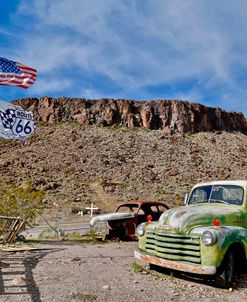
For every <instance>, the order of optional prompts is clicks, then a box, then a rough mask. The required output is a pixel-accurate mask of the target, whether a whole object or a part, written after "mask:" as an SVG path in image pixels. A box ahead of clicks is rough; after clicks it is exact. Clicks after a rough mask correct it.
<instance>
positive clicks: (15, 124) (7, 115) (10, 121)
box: [0, 101, 35, 140]
mask: <svg viewBox="0 0 247 302" xmlns="http://www.w3.org/2000/svg"><path fill="white" fill-rule="evenodd" d="M34 130H35V125H34V118H33V113H32V112H28V111H25V110H23V109H22V108H21V107H18V106H14V105H12V104H10V103H7V102H4V101H0V137H3V138H10V139H11V138H12V139H20V140H23V139H25V138H27V137H28V136H29V135H30V134H31V133H32V132H33V131H34Z"/></svg>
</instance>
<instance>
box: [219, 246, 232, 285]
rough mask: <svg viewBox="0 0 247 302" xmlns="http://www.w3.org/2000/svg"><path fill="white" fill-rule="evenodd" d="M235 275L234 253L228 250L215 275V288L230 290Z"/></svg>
mask: <svg viewBox="0 0 247 302" xmlns="http://www.w3.org/2000/svg"><path fill="white" fill-rule="evenodd" d="M234 273H235V259H234V252H233V250H232V249H229V250H228V251H227V252H226V254H225V257H224V260H223V261H222V264H221V265H220V267H219V269H218V272H217V274H216V279H215V281H216V286H218V287H223V288H230V287H231V286H232V283H233V278H234Z"/></svg>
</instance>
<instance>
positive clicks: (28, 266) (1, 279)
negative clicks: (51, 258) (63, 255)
mask: <svg viewBox="0 0 247 302" xmlns="http://www.w3.org/2000/svg"><path fill="white" fill-rule="evenodd" d="M61 250H62V249H58V248H54V249H44V248H42V249H35V250H26V251H15V252H12V251H11V252H5V251H4V252H3V251H2V252H0V255H1V256H0V257H1V262H2V265H1V266H2V267H1V268H0V300H1V296H2V297H4V296H15V295H16V301H18V297H19V296H21V295H28V296H29V297H30V299H31V301H32V302H42V300H41V297H40V291H39V288H38V286H37V284H36V282H35V279H34V275H33V270H34V269H35V267H36V266H37V264H38V263H39V261H40V260H41V259H42V258H44V257H45V256H46V255H48V254H50V253H54V252H58V251H61Z"/></svg>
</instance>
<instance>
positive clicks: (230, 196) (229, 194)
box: [188, 185, 244, 205]
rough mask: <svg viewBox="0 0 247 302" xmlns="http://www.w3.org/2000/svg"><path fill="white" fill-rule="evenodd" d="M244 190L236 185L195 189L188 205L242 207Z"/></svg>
mask: <svg viewBox="0 0 247 302" xmlns="http://www.w3.org/2000/svg"><path fill="white" fill-rule="evenodd" d="M243 196H244V190H243V188H242V187H240V186H235V185H214V186H201V187H197V188H195V189H194V190H193V191H192V193H191V195H190V198H189V202H188V204H197V203H206V202H211V203H213V202H218V203H225V204H234V205H241V204H242V203H243Z"/></svg>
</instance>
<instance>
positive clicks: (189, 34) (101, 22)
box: [16, 0, 247, 101]
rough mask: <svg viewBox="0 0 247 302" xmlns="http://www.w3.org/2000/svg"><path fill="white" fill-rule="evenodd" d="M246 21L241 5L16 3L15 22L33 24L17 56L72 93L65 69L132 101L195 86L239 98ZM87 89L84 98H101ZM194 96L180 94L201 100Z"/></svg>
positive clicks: (246, 6)
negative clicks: (189, 83)
mask: <svg viewBox="0 0 247 302" xmlns="http://www.w3.org/2000/svg"><path fill="white" fill-rule="evenodd" d="M246 17H247V2H244V1H241V0H237V1H234V3H233V2H232V1H230V0H224V1H223V0H218V1H216V2H215V1H197V0H187V1H182V0H173V1H164V0H147V1H141V0H123V1H114V0H94V1H91V0H84V1H81V0H71V1H67V0H53V1H49V0H42V1H39V0H34V1H31V2H30V1H27V0H22V1H21V4H20V6H19V10H18V15H16V18H24V19H25V18H27V19H26V20H28V18H32V20H33V19H35V23H34V24H35V25H34V26H33V28H29V30H27V31H26V32H24V33H23V43H22V45H20V47H19V50H18V51H17V53H16V55H19V56H20V57H23V58H25V59H26V60H27V61H28V62H31V63H32V64H33V65H34V66H37V68H38V69H39V71H40V72H41V73H44V77H45V76H46V74H47V79H49V80H50V78H51V74H52V73H55V74H57V73H59V72H60V73H61V78H63V80H64V82H65V83H66V85H65V87H72V86H73V83H72V81H71V75H70V74H71V72H68V73H66V72H64V71H65V70H69V68H70V67H71V68H73V69H74V72H78V73H79V74H80V73H81V74H87V73H88V74H93V75H95V74H96V75H97V74H98V75H102V76H105V77H107V78H109V79H111V80H112V81H113V82H115V83H116V85H118V86H119V87H120V89H121V91H122V92H124V91H125V92H126V93H130V92H131V91H132V92H133V95H134V94H135V93H137V92H138V91H141V90H142V89H144V90H145V86H146V85H149V86H155V85H159V84H166V85H179V83H180V81H186V80H192V79H194V80H196V81H197V82H198V84H199V85H200V86H203V87H204V90H205V89H208V90H210V89H217V86H218V85H220V86H222V85H227V88H228V89H229V88H232V91H234V93H239V95H240V96H241V97H242V95H243V92H242V88H241V87H240V86H241V84H240V83H239V82H238V81H236V78H235V74H236V73H237V70H238V69H239V68H246V67H247V66H246V65H247V58H246V53H245V52H246V46H247V36H246V34H245V32H247V31H246V30H247V22H246ZM30 22H31V21H30ZM55 82H56V80H55ZM41 84H42V85H43V83H42V82H40V84H39V89H40V91H41V90H42V87H43V86H41ZM53 87H56V85H55V84H54V86H53V84H52V85H51V86H50V88H49V89H53ZM54 89H55V88H54ZM85 89H88V92H86V90H85V93H87V94H88V95H89V96H90V95H94V92H95V91H97V94H98V93H100V89H99V88H95V87H94V88H92V89H91V88H85ZM199 89H200V87H192V89H191V90H190V91H189V92H188V91H187V92H184V95H186V94H187V95H188V96H194V98H197V97H200V95H202V92H201V91H199ZM44 91H47V87H45V85H44ZM175 92H176V93H177V96H180V95H181V96H182V95H183V90H182V89H178V90H177V91H176V90H175ZM226 94H227V93H226ZM120 97H121V96H120ZM177 98H178V97H177ZM222 98H223V99H225V100H226V99H228V97H226V96H224V95H222ZM198 101H199V100H198Z"/></svg>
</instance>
